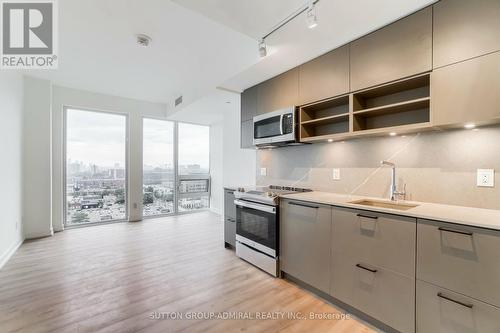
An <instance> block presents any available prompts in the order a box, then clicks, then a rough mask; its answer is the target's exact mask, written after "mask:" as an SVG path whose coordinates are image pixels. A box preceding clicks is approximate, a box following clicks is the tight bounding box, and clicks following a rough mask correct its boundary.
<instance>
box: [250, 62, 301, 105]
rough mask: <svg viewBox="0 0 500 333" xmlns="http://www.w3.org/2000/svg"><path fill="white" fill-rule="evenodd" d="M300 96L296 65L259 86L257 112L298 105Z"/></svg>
mask: <svg viewBox="0 0 500 333" xmlns="http://www.w3.org/2000/svg"><path fill="white" fill-rule="evenodd" d="M298 97H299V70H298V68H297V67H296V68H293V69H291V70H289V71H288V72H285V73H283V74H281V75H278V76H276V77H274V78H272V79H270V80H267V81H264V82H262V83H261V84H259V85H258V86H257V114H263V113H267V112H272V111H276V110H279V109H283V108H286V107H288V106H292V105H297V104H298Z"/></svg>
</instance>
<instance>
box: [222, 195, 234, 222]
mask: <svg viewBox="0 0 500 333" xmlns="http://www.w3.org/2000/svg"><path fill="white" fill-rule="evenodd" d="M224 216H225V217H231V218H233V219H235V218H236V205H235V204H234V190H230V189H225V190H224Z"/></svg>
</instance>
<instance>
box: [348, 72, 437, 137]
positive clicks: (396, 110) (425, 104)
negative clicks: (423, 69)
mask: <svg viewBox="0 0 500 333" xmlns="http://www.w3.org/2000/svg"><path fill="white" fill-rule="evenodd" d="M429 121H430V76H429V75H428V74H427V75H422V76H418V77H415V78H412V79H409V80H406V81H400V82H395V83H391V84H388V85H384V86H381V87H377V88H374V89H370V90H366V91H362V92H359V93H355V94H353V130H354V132H357V131H364V130H373V129H378V128H386V127H395V126H403V125H411V124H420V123H427V122H429Z"/></svg>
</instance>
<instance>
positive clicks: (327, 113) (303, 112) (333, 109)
mask: <svg viewBox="0 0 500 333" xmlns="http://www.w3.org/2000/svg"><path fill="white" fill-rule="evenodd" d="M299 112H300V116H299V117H300V138H301V140H303V139H307V138H312V137H318V136H327V135H334V134H339V133H348V132H349V95H345V96H340V97H336V98H332V99H328V100H325V101H321V102H317V103H314V104H308V105H305V106H302V107H301V108H300V110H299ZM304 142H306V141H305V140H304Z"/></svg>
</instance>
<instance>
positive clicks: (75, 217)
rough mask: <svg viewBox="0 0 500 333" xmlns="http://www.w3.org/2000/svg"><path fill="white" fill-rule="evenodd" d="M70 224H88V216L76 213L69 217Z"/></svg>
mask: <svg viewBox="0 0 500 333" xmlns="http://www.w3.org/2000/svg"><path fill="white" fill-rule="evenodd" d="M71 222H73V223H83V222H89V216H88V215H87V213H84V212H76V213H75V214H73V216H72V217H71Z"/></svg>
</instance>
